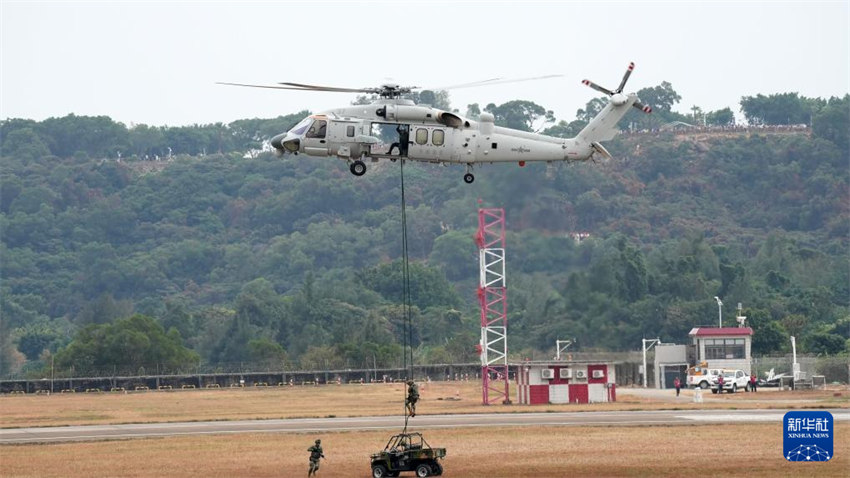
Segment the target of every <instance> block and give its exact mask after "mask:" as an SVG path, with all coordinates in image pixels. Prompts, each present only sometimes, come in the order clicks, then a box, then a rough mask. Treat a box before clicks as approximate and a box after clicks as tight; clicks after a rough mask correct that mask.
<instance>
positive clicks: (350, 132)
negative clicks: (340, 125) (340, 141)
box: [345, 126, 354, 138]
mask: <svg viewBox="0 0 850 478" xmlns="http://www.w3.org/2000/svg"><path fill="white" fill-rule="evenodd" d="M345 135H346V136H348V137H349V138H353V137H354V126H346V127H345Z"/></svg>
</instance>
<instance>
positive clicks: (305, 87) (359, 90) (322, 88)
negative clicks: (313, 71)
mask: <svg viewBox="0 0 850 478" xmlns="http://www.w3.org/2000/svg"><path fill="white" fill-rule="evenodd" d="M278 84H279V85H286V86H292V87H295V88H293V89H297V90H313V91H335V92H338V93H373V92H375V88H341V87H337V86H320V85H307V84H304V83H289V82H281V83H278Z"/></svg>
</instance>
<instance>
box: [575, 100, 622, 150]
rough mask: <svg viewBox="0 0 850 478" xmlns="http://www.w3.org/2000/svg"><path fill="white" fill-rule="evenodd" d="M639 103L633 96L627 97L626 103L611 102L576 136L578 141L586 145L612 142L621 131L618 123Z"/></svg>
mask: <svg viewBox="0 0 850 478" xmlns="http://www.w3.org/2000/svg"><path fill="white" fill-rule="evenodd" d="M636 101H637V96H635V95H633V94H631V95H628V96H625V101H622V102H617V103H619V104H615V102H613V101H611V102H609V103H608V104H607V105H606V106H605V108H602V111H600V112H599V114H598V115H596V116H595V117H594V118H593V119H592V120H590V123H588V124H587V126H585V127H584V129H582V130H581V131H580V132H579V134H578V135H577V136H576V139H577V140H579V141H581V142H584V143H586V144H592V143H598V142H601V141H610V140H612V139H614V136H616V135H617V133H618V132H619V130H618V129H617V122H619V121H620V119H621V118H622V117H623V116H625V114H626V113H628V112H629V108H631V107H632V105H633V104H634V103H635V102H636Z"/></svg>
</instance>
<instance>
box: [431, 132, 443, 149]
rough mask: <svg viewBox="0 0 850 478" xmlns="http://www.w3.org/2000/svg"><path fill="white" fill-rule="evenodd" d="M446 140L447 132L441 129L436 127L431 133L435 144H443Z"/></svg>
mask: <svg viewBox="0 0 850 478" xmlns="http://www.w3.org/2000/svg"><path fill="white" fill-rule="evenodd" d="M445 140H446V133H445V131H443V130H441V129H435V130H434V132H433V133H431V142H432V143H434V146H442V145H443V143H444V142H445Z"/></svg>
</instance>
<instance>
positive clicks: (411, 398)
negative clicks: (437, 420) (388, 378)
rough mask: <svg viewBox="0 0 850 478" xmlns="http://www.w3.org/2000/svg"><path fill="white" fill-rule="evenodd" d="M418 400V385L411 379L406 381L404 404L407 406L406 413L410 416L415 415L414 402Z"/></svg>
mask: <svg viewBox="0 0 850 478" xmlns="http://www.w3.org/2000/svg"><path fill="white" fill-rule="evenodd" d="M418 401H419V386H417V385H416V382H414V381H413V380H408V381H407V399H406V400H405V401H404V405H405V406H406V407H407V413H408V414H409V415H410V416H411V417H415V416H416V402H418Z"/></svg>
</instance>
